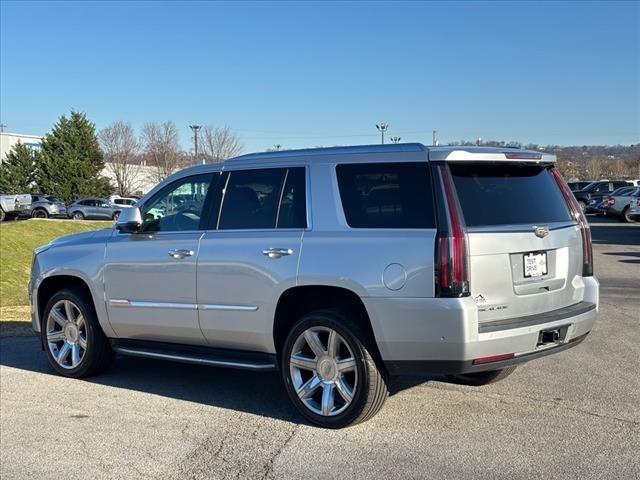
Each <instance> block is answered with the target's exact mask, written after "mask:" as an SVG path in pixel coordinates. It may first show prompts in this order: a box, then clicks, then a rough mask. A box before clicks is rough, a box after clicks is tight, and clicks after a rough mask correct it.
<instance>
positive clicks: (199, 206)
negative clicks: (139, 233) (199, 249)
mask: <svg viewBox="0 0 640 480" xmlns="http://www.w3.org/2000/svg"><path fill="white" fill-rule="evenodd" d="M212 178H213V174H212V173H207V174H203V175H196V176H193V177H186V178H181V179H180V180H176V181H175V182H173V183H171V184H169V185H167V186H166V187H164V188H163V189H162V190H160V191H159V192H158V193H157V194H156V195H154V197H153V198H152V199H151V200H149V202H147V203H146V204H145V205H144V208H143V214H142V217H143V219H144V221H143V224H142V230H143V231H145V232H179V231H185V230H198V229H199V228H200V217H201V216H202V210H203V207H204V201H205V198H206V196H207V192H208V191H209V185H210V184H211V180H212Z"/></svg>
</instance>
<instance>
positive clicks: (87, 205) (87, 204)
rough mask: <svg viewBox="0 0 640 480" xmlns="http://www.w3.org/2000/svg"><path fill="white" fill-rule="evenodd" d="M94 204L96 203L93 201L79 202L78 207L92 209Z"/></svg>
mask: <svg viewBox="0 0 640 480" xmlns="http://www.w3.org/2000/svg"><path fill="white" fill-rule="evenodd" d="M95 204H96V203H95V202H94V201H93V200H82V201H81V202H80V205H82V206H83V207H94V206H95Z"/></svg>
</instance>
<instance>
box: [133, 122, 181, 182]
mask: <svg viewBox="0 0 640 480" xmlns="http://www.w3.org/2000/svg"><path fill="white" fill-rule="evenodd" d="M142 144H143V145H144V153H145V158H146V161H147V163H148V164H149V165H150V166H152V167H154V170H155V173H154V175H153V176H154V177H155V178H154V180H155V181H157V182H159V181H161V180H164V179H165V178H166V177H168V176H169V175H171V173H173V172H174V171H175V170H176V169H177V168H178V167H179V166H180V165H181V159H182V152H181V151H180V146H179V145H178V128H177V127H176V124H175V123H173V122H172V121H167V122H164V123H157V122H148V123H146V124H145V125H144V126H143V127H142Z"/></svg>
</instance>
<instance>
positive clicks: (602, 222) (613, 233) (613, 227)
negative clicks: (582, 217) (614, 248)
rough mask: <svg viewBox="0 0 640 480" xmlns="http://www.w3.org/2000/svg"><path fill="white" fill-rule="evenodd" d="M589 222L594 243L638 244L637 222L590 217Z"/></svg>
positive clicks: (639, 242)
mask: <svg viewBox="0 0 640 480" xmlns="http://www.w3.org/2000/svg"><path fill="white" fill-rule="evenodd" d="M589 223H590V225H589V226H590V227H591V239H592V241H593V243H594V244H598V245H634V246H640V224H639V223H621V222H619V221H617V220H615V219H610V218H601V219H597V220H595V219H593V218H590V219H589Z"/></svg>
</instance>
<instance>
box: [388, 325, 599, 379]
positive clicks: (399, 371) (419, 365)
mask: <svg viewBox="0 0 640 480" xmlns="http://www.w3.org/2000/svg"><path fill="white" fill-rule="evenodd" d="M587 335H589V332H587V333H585V334H584V335H580V336H579V337H574V338H572V339H571V340H569V341H568V342H567V343H563V344H560V345H557V346H554V347H548V348H545V349H541V350H538V351H533V352H529V353H523V354H521V355H518V356H516V357H513V358H509V359H507V360H499V361H496V362H488V363H483V364H480V365H474V363H473V361H472V360H466V361H455V360H453V361H451V360H449V361H446V360H444V361H437V360H436V361H429V360H426V361H403V360H400V361H395V362H394V361H391V362H385V366H386V367H387V371H388V372H389V373H390V374H391V375H422V374H424V373H441V374H456V373H458V374H459V373H475V372H486V371H487V370H501V369H503V368H507V367H510V366H512V365H518V364H520V363H525V362H529V361H531V360H535V359H536V358H541V357H546V356H547V355H553V354H554V353H560V352H563V351H564V350H568V349H569V348H573V347H575V346H577V345H579V344H580V343H582V341H583V340H584V339H585V338H587Z"/></svg>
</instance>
